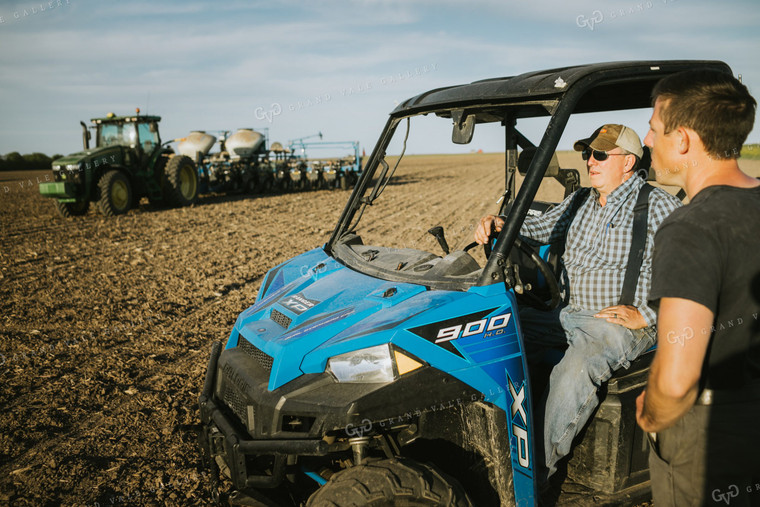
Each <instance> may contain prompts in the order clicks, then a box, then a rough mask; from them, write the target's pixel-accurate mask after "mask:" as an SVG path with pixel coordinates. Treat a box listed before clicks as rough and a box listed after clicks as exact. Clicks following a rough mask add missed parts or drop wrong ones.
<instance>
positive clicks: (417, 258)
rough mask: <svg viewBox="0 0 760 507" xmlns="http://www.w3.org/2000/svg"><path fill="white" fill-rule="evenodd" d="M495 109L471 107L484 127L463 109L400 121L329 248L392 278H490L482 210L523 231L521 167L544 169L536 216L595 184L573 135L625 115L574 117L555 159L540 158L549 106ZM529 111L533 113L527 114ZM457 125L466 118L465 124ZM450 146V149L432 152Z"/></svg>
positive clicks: (444, 283)
mask: <svg viewBox="0 0 760 507" xmlns="http://www.w3.org/2000/svg"><path fill="white" fill-rule="evenodd" d="M488 107H490V109H489V108H487V107H484V109H483V111H480V110H478V109H475V108H470V110H469V113H468V114H469V115H474V116H475V117H476V118H475V121H474V122H471V123H473V125H474V130H472V129H470V130H468V128H467V122H466V121H464V120H463V119H462V118H461V117H459V118H458V117H457V111H441V112H438V113H435V114H434V113H428V114H427V115H417V116H409V117H403V118H398V119H393V120H391V122H390V123H389V128H388V129H386V133H385V134H384V136H383V137H382V138H381V142H380V144H379V147H378V148H377V149H376V151H375V153H373V156H372V158H371V160H370V161H369V163H368V166H367V168H366V169H365V171H366V174H364V176H363V177H362V179H361V180H360V181H359V184H358V185H357V189H356V190H355V192H354V194H353V195H352V198H351V201H350V202H349V205H348V206H347V208H346V210H345V211H344V216H343V217H342V218H341V222H340V223H339V225H338V229H337V230H336V231H335V233H334V236H333V238H332V240H331V243H330V244H329V246H328V248H329V250H330V251H331V253H332V255H333V256H334V257H335V258H336V259H338V260H339V261H340V262H341V263H343V264H344V265H346V266H349V267H351V268H352V269H355V270H357V271H360V272H363V273H365V274H369V275H371V276H375V277H378V278H382V279H386V280H392V281H400V282H409V283H416V284H423V285H426V286H428V287H429V288H440V289H447V290H467V289H468V288H469V287H471V286H473V285H475V284H476V283H477V284H479V285H482V284H483V279H482V278H481V279H480V280H479V277H480V276H481V274H482V273H483V268H484V267H485V266H486V261H487V257H486V255H487V254H486V250H485V248H484V247H483V246H482V245H475V244H474V237H473V236H474V232H475V228H476V227H477V226H478V224H479V222H480V219H481V217H483V216H485V215H489V214H493V215H499V214H501V215H508V219H507V223H508V224H513V223H514V225H515V226H516V227H517V228H518V229H519V227H520V226H521V225H522V218H521V217H519V216H517V215H518V214H517V213H514V214H509V210H510V206H511V204H512V203H513V202H514V199H515V196H516V195H517V193H518V192H519V191H520V188H521V186H522V184H523V181H527V180H525V177H524V174H521V173H525V172H526V171H529V172H530V171H534V172H536V174H538V180H537V181H538V182H539V183H540V187H539V186H537V185H534V189H533V190H529V191H528V192H527V193H526V195H531V192H535V196H534V197H533V198H532V200H531V201H530V202H531V205H530V208H529V210H528V214H530V215H536V214H541V213H543V212H545V211H546V210H548V209H550V208H551V207H552V206H553V205H556V204H557V203H559V202H561V201H562V200H563V199H564V198H565V197H566V196H568V195H569V194H570V193H571V192H572V191H574V190H576V189H577V188H579V186H581V185H582V184H585V185H586V186H588V185H589V183H588V173H587V170H586V165H585V162H583V160H582V158H581V156H580V153H578V152H575V151H573V150H572V149H571V147H572V145H573V142H574V140H575V139H577V138H578V137H575V138H573V137H572V136H573V133H577V132H581V133H588V134H590V133H591V132H593V130H594V129H595V128H596V127H597V126H599V125H603V124H605V123H614V122H615V121H616V119H617V118H618V117H619V116H617V115H616V114H615V113H614V112H601V113H584V114H574V115H571V116H570V118H569V119H568V121H567V124H566V126H565V129H564V134H563V135H562V136H561V138H560V139H559V140H558V141H557V142H558V143H559V144H560V145H561V146H563V147H564V148H565V149H564V150H560V151H556V152H554V151H551V152H550V155H549V157H550V158H551V160H550V161H548V162H547V163H545V164H541V163H540V162H537V163H536V164H533V165H531V160H532V157H533V156H537V155H535V154H536V146H537V145H539V144H540V141H541V139H542V137H543V136H544V133H545V131H546V130H547V124H548V123H549V117H548V114H546V113H544V115H543V116H542V115H540V114H536V113H535V111H534V110H529V111H527V113H525V109H524V108H523V109H521V110H519V111H518V113H516V114H513V111H515V110H517V108H512V109H509V108H507V107H504V108H502V109H499V108H497V107H496V106H488ZM520 111H522V112H523V113H524V115H525V116H527V118H525V117H523V118H518V116H519V112H520ZM647 117H648V116H647V114H646V111H642V113H641V115H640V121H639V122H638V123H641V125H638V124H637V127H638V129H639V130H641V131H645V130H644V129H646V121H647ZM453 124H456V125H460V126H461V128H460V129H459V131H457V129H458V127H454V128H453ZM452 130H453V132H452ZM470 136H471V140H470V141H469V142H467V140H468V139H469V138H470ZM453 139H456V140H458V141H459V143H460V144H455V143H454V142H453ZM441 152H444V153H445V152H448V154H441V155H428V154H426V153H441ZM546 159H547V157H546V156H544V160H546ZM531 174H532V173H531ZM541 176H543V179H541ZM531 179H532V180H534V181H535V178H531ZM513 215H514V216H513ZM518 222H519V223H518ZM494 236H495V235H494ZM494 236H492V239H495V237H494ZM528 243H531V242H530V241H528ZM531 246H533V247H537V246H539V245H537V244H532V245H531ZM510 257H512V256H511V254H510ZM505 262H509V261H508V260H507V259H505ZM489 273H490V271H489ZM494 280H495V278H494Z"/></svg>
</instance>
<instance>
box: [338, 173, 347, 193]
mask: <svg viewBox="0 0 760 507" xmlns="http://www.w3.org/2000/svg"><path fill="white" fill-rule="evenodd" d="M340 189H341V190H348V176H346V175H345V174H344V175H343V176H341V177H340Z"/></svg>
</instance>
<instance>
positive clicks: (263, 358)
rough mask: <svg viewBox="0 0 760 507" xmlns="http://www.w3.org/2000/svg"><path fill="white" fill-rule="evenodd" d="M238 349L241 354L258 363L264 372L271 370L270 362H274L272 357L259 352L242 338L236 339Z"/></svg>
mask: <svg viewBox="0 0 760 507" xmlns="http://www.w3.org/2000/svg"><path fill="white" fill-rule="evenodd" d="M238 347H239V348H240V349H241V350H242V351H243V352H245V353H246V354H248V355H249V356H251V357H252V358H254V359H255V360H256V362H257V363H259V366H261V367H262V368H264V369H265V370H266V371H271V370H272V362H273V361H274V360H273V359H272V357H271V356H269V355H267V354H266V353H264V352H262V351H261V350H259V348H258V347H256V346H255V345H253V344H252V343H251V342H249V341H248V340H246V339H245V338H243V337H242V336H241V337H240V338H238Z"/></svg>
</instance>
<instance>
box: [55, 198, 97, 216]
mask: <svg viewBox="0 0 760 507" xmlns="http://www.w3.org/2000/svg"><path fill="white" fill-rule="evenodd" d="M55 209H56V210H58V214H59V215H60V216H62V217H63V218H69V217H76V216H80V215H85V214H87V211H88V210H89V209H90V201H77V202H61V201H59V200H56V201H55Z"/></svg>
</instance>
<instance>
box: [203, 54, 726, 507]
mask: <svg viewBox="0 0 760 507" xmlns="http://www.w3.org/2000/svg"><path fill="white" fill-rule="evenodd" d="M695 68H710V69H717V70H720V71H722V72H726V73H730V72H731V70H730V68H729V67H728V66H727V65H726V64H725V63H722V62H710V61H646V62H616V63H601V64H593V65H581V66H574V67H565V68H558V69H551V70H545V71H539V72H530V73H526V74H522V75H518V76H514V77H504V78H495V79H488V80H484V81H477V82H474V83H471V84H465V85H460V86H451V87H447V88H440V89H436V90H431V91H428V92H426V93H423V94H421V95H418V96H416V97H413V98H411V99H409V100H407V101H405V102H403V103H402V104H401V105H399V106H398V107H397V108H396V109H395V110H394V111H393V112H392V113H391V114H390V118H389V119H388V122H387V124H386V126H385V129H384V130H383V133H382V135H381V136H380V140H379V141H378V143H377V146H376V147H375V149H374V150H373V152H372V154H371V156H370V158H369V161H368V163H367V166H366V169H365V171H364V172H362V174H361V177H360V179H359V181H358V182H357V184H356V187H355V188H354V190H353V192H352V194H351V197H350V199H349V201H348V203H347V205H346V207H345V209H344V210H343V212H342V214H341V216H340V219H339V220H338V223H337V224H336V226H335V229H334V230H333V232H332V235H331V236H330V239H329V240H328V241H327V243H325V244H324V245H323V246H321V247H319V248H315V249H314V250H311V251H309V252H306V253H304V254H302V255H299V256H297V257H294V258H293V259H291V260H288V261H286V262H284V263H283V264H280V265H279V266H276V267H274V268H273V269H272V270H271V271H269V272H268V273H267V275H266V277H265V278H264V280H263V282H262V285H261V289H260V291H259V293H258V296H257V298H256V301H255V303H254V304H253V306H251V307H250V308H248V309H247V310H245V311H244V312H243V313H241V314H240V316H239V317H238V318H237V321H236V322H235V325H234V327H233V328H232V332H231V333H230V336H229V338H228V340H227V343H226V345H224V346H222V344H221V343H219V342H217V343H215V344H214V345H213V346H212V350H211V357H210V360H209V364H208V372H207V374H206V380H205V385H204V387H203V392H202V394H201V396H200V416H201V420H202V431H201V434H200V443H201V447H202V448H203V451H204V454H205V456H207V457H208V458H209V459H208V462H209V466H210V467H211V471H212V477H213V481H214V486H213V489H214V491H213V496H214V497H215V499H216V501H217V502H221V501H229V503H231V504H235V505H263V506H273V505H307V506H326V505H329V506H349V505H357V506H358V505H361V506H364V505H371V506H386V505H415V506H416V505H420V506H422V505H425V506H427V505H441V506H443V505H446V506H469V505H476V506H490V505H495V506H498V505H519V506H530V505H537V504H538V503H539V501H538V492H537V483H536V463H537V461H538V460H537V456H536V454H535V449H536V445H537V444H538V443H539V442H540V439H541V438H542V421H540V420H537V418H536V417H535V415H534V412H535V410H536V406H537V404H538V401H539V400H540V397H541V392H542V389H543V387H544V386H545V385H546V376H547V374H548V372H549V371H550V370H551V360H552V357H551V354H549V355H547V356H546V357H545V358H543V359H542V363H541V364H537V365H534V364H533V363H532V362H531V364H528V361H527V359H526V354H525V344H524V342H523V335H522V332H521V326H520V308H521V307H524V306H531V307H535V308H539V309H550V308H552V307H554V306H556V305H557V304H559V303H560V301H561V300H562V298H563V297H565V296H566V289H567V288H566V287H564V286H563V284H562V283H558V279H562V266H561V259H558V258H557V256H556V255H553V253H552V252H553V250H552V246H551V245H536V244H529V242H528V241H527V240H521V238H520V237H519V230H520V226H521V224H522V223H523V220H524V218H525V216H526V215H527V214H529V213H531V214H537V213H542V212H544V211H546V210H547V209H548V208H550V207H551V206H552V203H551V202H547V200H553V201H555V202H557V201H559V200H560V199H561V198H562V195H568V194H569V193H570V192H572V191H574V190H575V189H576V188H578V186H579V183H580V174H579V171H578V170H576V169H562V168H560V165H559V157H558V156H557V154H556V153H555V150H556V149H557V146H558V144H559V143H560V141H561V140H562V142H563V143H564V144H563V145H567V146H570V145H571V143H572V141H574V139H573V138H570V137H564V138H563V132H565V131H566V130H568V131H569V130H571V129H570V128H568V127H569V126H572V132H574V133H575V135H576V136H578V135H579V133H586V132H591V131H592V130H593V129H594V128H596V127H597V126H598V125H601V124H603V123H615V122H619V121H621V120H620V113H619V112H620V111H623V110H639V111H638V112H636V111H634V112H632V113H626V114H629V115H631V114H632V115H636V114H638V115H639V116H638V118H639V119H640V121H639V122H637V123H635V125H636V126H637V127H638V128H639V129H642V128H646V127H645V125H646V122H647V120H648V118H649V113H650V111H651V110H650V109H649V108H650V107H651V92H652V88H653V86H654V85H655V83H656V82H657V81H658V80H659V79H661V78H662V77H664V76H667V75H669V74H672V73H674V72H678V71H682V70H689V69H695ZM626 118H629V116H626ZM452 123H453V129H452ZM518 127H519V130H518ZM476 133H477V136H475V134H476ZM642 134H643V132H642ZM568 135H569V134H568ZM444 136H445V139H442V141H443V142H441V143H439V144H438V146H439V148H436V149H435V150H434V151H435V152H439V153H444V152H452V151H454V149H456V147H452V145H451V144H449V143H450V142H453V143H455V144H459V145H461V144H470V146H471V147H472V148H470V147H466V148H464V150H466V151H476V148H477V147H478V146H479V145H480V143H485V144H486V145H489V144H490V145H493V144H494V143H499V144H500V145H503V146H504V153H503V157H501V156H499V157H496V158H493V159H490V160H498V165H494V166H493V167H489V166H488V164H486V165H485V167H484V166H483V164H478V163H477V157H480V156H485V155H479V154H477V153H472V154H471V155H467V156H468V157H474V159H473V160H475V161H474V162H473V163H472V164H470V163H469V162H462V161H463V160H469V159H467V158H465V157H463V156H459V157H456V158H453V159H452V160H453V162H451V163H446V162H445V161H446V158H445V157H439V158H438V159H437V160H441V161H442V162H441V164H442V166H441V167H440V168H436V171H435V172H433V173H432V174H433V175H434V176H433V180H434V182H435V185H431V183H432V181H431V178H430V174H431V171H428V172H424V171H420V170H419V164H415V163H414V156H412V155H410V156H407V157H406V159H404V153H405V152H406V151H407V149H408V151H409V152H410V153H413V152H416V153H420V152H427V153H430V152H431V149H430V143H431V140H436V139H438V138H441V137H444ZM474 136H475V137H474ZM531 137H532V138H533V139H535V140H537V141H538V142H537V144H534V143H533V142H531V140H530V138H531ZM449 139H450V141H449ZM473 139H475V141H473ZM444 142H445V143H446V144H445V145H444V144H443V143H444ZM415 143H417V145H418V146H420V148H418V149H416V150H415V149H414V148H412V146H413V145H415ZM408 145H409V148H408ZM460 150H462V148H460ZM389 153H400V155H395V156H391V155H389ZM572 156H573V154H572V153H570V154H562V157H565V158H567V157H572ZM577 159H578V162H580V157H579V156H577ZM565 164H566V163H565ZM579 167H581V168H582V167H583V166H582V165H580V166H579ZM543 182H545V183H546V185H545V186H547V185H548V186H549V187H550V186H551V185H553V186H554V187H555V193H556V192H559V195H558V196H555V197H554V198H553V199H545V197H542V196H545V195H546V194H545V192H544V190H543V186H542V183H543ZM473 186H475V187H477V188H478V189H480V190H477V191H475V192H473V191H472V190H471V188H472V187H473ZM540 186H541V187H542V190H541V191H540V192H539V187H540ZM433 188H434V189H435V192H433V191H431V189H433ZM518 188H519V192H518V191H516V190H517V189H518ZM402 189H403V190H405V192H406V193H405V194H404V195H405V196H406V197H401V198H399V197H397V195H398V192H399V191H400V190H402ZM410 189H412V190H413V191H411V192H410ZM483 189H486V193H483V192H484V191H483ZM409 195H412V196H414V198H411V199H410V198H409ZM537 197H540V198H541V199H545V200H539V199H537ZM497 201H498V202H499V203H500V204H499V205H497V204H495V203H496V202H497ZM495 212H500V213H501V214H503V215H506V216H507V219H506V223H505V226H504V228H503V230H502V231H501V232H500V233H499V234H498V237H496V238H494V240H495V241H494V242H493V243H492V245H486V247H485V248H483V247H476V245H475V244H474V243H470V242H471V238H472V233H473V230H474V224H475V223H476V222H477V220H478V219H479V218H480V217H481V216H482V215H484V214H486V213H495ZM428 233H429V234H428ZM447 235H448V237H447ZM450 243H451V244H454V245H455V246H460V249H456V250H451V249H450V248H449V244H450ZM560 355H561V351H558V355H555V358H554V360H555V361H556V360H557V357H560ZM649 360H651V354H649V355H645V356H643V357H642V358H640V359H639V360H637V361H636V362H634V363H633V365H632V366H631V368H630V369H628V370H622V371H621V372H618V373H617V374H616V375H615V376H613V378H612V379H611V380H610V381H609V382H608V383H607V385H606V386H603V388H602V389H601V390H600V397H601V403H600V406H599V408H598V410H597V411H596V413H595V415H594V417H593V418H592V420H591V421H590V423H589V425H588V426H587V428H586V430H585V432H584V433H583V434H581V435H580V437H579V438H578V441H577V442H576V445H575V448H574V452H573V454H572V455H571V456H570V457H569V460H568V462H567V464H566V471H565V474H566V478H565V481H564V483H563V485H562V493H561V495H560V496H559V498H558V502H559V503H560V504H563V503H564V504H567V503H575V504H578V505H589V504H598V505H603V504H613V505H621V504H636V503H637V502H640V501H642V500H645V499H646V498H647V497H648V495H649V472H648V467H647V448H646V441H645V439H644V438H643V435H642V432H641V431H640V429H639V428H638V427H637V426H636V423H635V417H634V400H635V397H636V396H637V394H638V393H639V392H640V391H641V389H642V388H643V386H644V383H645V382H646V370H647V366H648V361H649ZM230 483H231V485H230ZM225 484H226V485H225ZM220 490H230V491H229V492H228V493H225V494H221V495H220V493H219V491H220Z"/></svg>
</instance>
